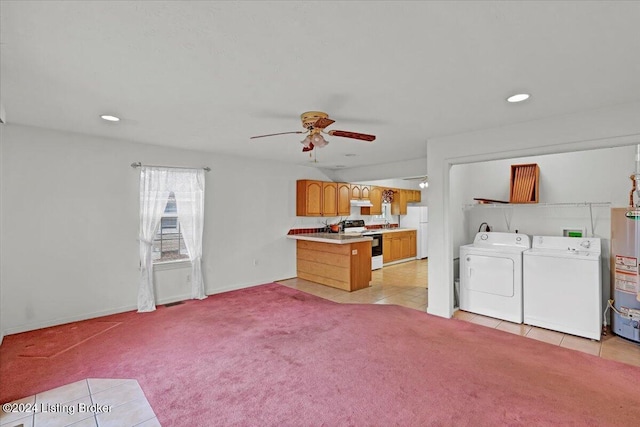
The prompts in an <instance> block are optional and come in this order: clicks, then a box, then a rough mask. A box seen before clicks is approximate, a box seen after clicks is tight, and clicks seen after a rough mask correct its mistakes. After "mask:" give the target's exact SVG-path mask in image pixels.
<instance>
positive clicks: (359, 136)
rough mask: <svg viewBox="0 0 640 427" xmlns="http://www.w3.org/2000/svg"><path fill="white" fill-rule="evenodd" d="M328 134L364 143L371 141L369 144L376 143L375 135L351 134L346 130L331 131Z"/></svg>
mask: <svg viewBox="0 0 640 427" xmlns="http://www.w3.org/2000/svg"><path fill="white" fill-rule="evenodd" d="M328 134H329V135H332V136H342V137H345V138H353V139H360V140H362V141H369V142H371V141H374V140H375V139H376V136H375V135H367V134H366V133H357V132H349V131H346V130H330V131H329V132H328Z"/></svg>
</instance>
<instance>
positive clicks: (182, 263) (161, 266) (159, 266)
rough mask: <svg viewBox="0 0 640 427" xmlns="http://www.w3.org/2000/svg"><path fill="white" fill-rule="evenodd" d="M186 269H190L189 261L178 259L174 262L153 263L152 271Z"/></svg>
mask: <svg viewBox="0 0 640 427" xmlns="http://www.w3.org/2000/svg"><path fill="white" fill-rule="evenodd" d="M186 267H191V261H189V259H178V260H175V261H162V262H154V263H153V269H154V270H155V271H162V270H173V269H176V268H186Z"/></svg>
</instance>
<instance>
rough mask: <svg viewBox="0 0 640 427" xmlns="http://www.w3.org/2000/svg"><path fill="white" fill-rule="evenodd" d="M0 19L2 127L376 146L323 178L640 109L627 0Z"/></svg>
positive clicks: (292, 156)
mask: <svg viewBox="0 0 640 427" xmlns="http://www.w3.org/2000/svg"><path fill="white" fill-rule="evenodd" d="M0 14H1V22H0V24H1V27H0V28H1V29H0V31H1V32H0V42H1V45H0V47H1V50H0V60H1V69H0V80H1V81H0V90H1V92H0V94H1V95H0V96H1V98H0V100H1V102H2V104H3V106H4V108H5V110H6V112H7V119H8V122H9V123H18V124H25V125H33V126H39V127H45V128H52V129H59V130H68V131H73V132H80V133H85V134H92V135H100V136H105V137H113V138H120V139H126V140H132V141H138V142H145V143H151V144H158V145H163V146H174V147H180V148H187V149H197V150H206V151H211V152H219V153H227V154H234V155H241V156H251V157H256V158H263V159H277V160H282V161H286V162H289V163H296V164H310V163H309V156H308V154H303V153H302V152H301V149H302V145H301V144H300V143H299V141H300V140H302V135H283V136H280V137H272V138H264V139H258V140H249V137H250V136H252V135H259V134H265V133H275V132H285V131H295V130H302V129H301V125H300V120H299V115H300V114H301V113H302V112H304V111H308V110H323V111H326V112H328V113H329V115H330V117H332V118H333V119H335V120H336V123H335V124H333V125H332V126H330V127H329V128H328V129H340V130H350V131H355V132H363V133H372V134H375V135H377V139H376V141H375V142H374V143H367V142H361V141H357V140H351V139H346V138H338V137H327V139H328V140H329V141H330V144H329V145H328V146H327V147H325V148H322V149H316V150H315V152H316V154H317V162H318V163H317V164H316V165H317V166H321V167H325V168H334V167H336V166H337V165H343V166H345V167H353V166H363V165H371V164H380V163H384V162H388V161H400V160H407V159H414V158H417V157H424V156H426V141H427V140H428V139H431V138H434V137H438V136H444V135H451V134H457V133H462V132H466V131H470V130H477V129H486V128H492V127H498V126H503V125H507V124H512V123H515V122H522V121H529V120H534V119H538V118H543V117H548V116H556V115H563V114H568V113H573V112H577V111H584V110H590V109H597V108H601V107H605V106H611V105H614V104H623V103H630V102H635V101H638V100H640V84H639V83H640V79H639V77H640V24H639V22H640V2H637V1H626V2H610V1H606V2H597V1H593V2H550V1H549V2H548V1H540V2H518V1H510V2H444V1H443V2H435V1H434V2H419V1H410V2H400V1H389V2H385V1H368V2H355V1H351V2H345V1H340V2H328V1H325V2H311V1H305V2H294V1H284V2H273V1H258V2H249V1H243V2H231V1H220V2H213V1H212V2H205V1H200V2H195V1H193V2H179V1H170V2H143V1H140V2H134V1H130V2H127V1H118V2H101V1H87V2H71V1H43V2H36V1H15V2H14V1H5V0H2V1H1V2H0ZM522 91H526V92H530V93H531V94H532V98H531V99H530V100H529V101H527V102H525V103H522V104H517V105H511V104H507V103H506V102H505V98H506V97H507V96H508V95H510V94H513V93H517V92H522ZM105 113H110V114H115V115H117V116H120V117H121V118H122V119H123V120H122V121H121V122H120V123H117V124H112V123H107V122H104V121H103V120H101V119H100V118H99V115H100V114H105ZM514 137H517V136H514ZM348 153H352V154H356V156H351V157H346V156H345V154H348Z"/></svg>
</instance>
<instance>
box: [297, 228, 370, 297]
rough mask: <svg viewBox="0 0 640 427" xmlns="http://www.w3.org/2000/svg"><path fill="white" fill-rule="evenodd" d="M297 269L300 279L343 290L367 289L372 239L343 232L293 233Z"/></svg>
mask: <svg viewBox="0 0 640 427" xmlns="http://www.w3.org/2000/svg"><path fill="white" fill-rule="evenodd" d="M287 238H289V239H295V240H296V270H297V275H298V277H299V278H301V279H305V280H310V281H312V282H316V283H321V284H323V285H326V286H331V287H334V288H338V289H343V290H345V291H357V290H358V289H364V288H367V287H369V283H370V282H371V241H372V240H373V239H372V238H371V237H366V236H349V235H346V234H342V233H308V234H293V235H288V236H287Z"/></svg>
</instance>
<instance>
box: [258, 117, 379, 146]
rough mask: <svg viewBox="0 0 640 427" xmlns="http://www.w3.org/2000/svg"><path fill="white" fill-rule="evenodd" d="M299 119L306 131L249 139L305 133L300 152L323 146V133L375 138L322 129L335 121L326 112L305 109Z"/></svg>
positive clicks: (366, 139)
mask: <svg viewBox="0 0 640 427" xmlns="http://www.w3.org/2000/svg"><path fill="white" fill-rule="evenodd" d="M300 119H301V120H302V127H303V128H305V129H306V131H301V130H298V131H292V132H280V133H270V134H268V135H258V136H252V137H251V138H250V139H256V138H264V137H267V136H276V135H287V134H290V133H300V134H307V137H306V138H305V139H303V140H302V141H300V142H301V143H302V145H303V146H304V147H302V152H303V153H304V152H307V151H311V150H313V148H314V147H324V146H325V145H327V144H328V143H329V142H328V141H327V140H325V139H324V137H323V136H322V134H323V133H325V134H327V135H332V136H341V137H344V138H353V139H359V140H361V141H368V142H372V141H374V140H375V139H376V137H375V135H367V134H365V133H357V132H349V131H345V130H330V131H328V132H326V131H325V130H324V129H325V128H326V127H327V126H329V125H331V124H333V123H335V120H332V119H330V118H329V115H328V114H327V113H323V112H322V111H307V112H306V113H302V114H301V115H300Z"/></svg>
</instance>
